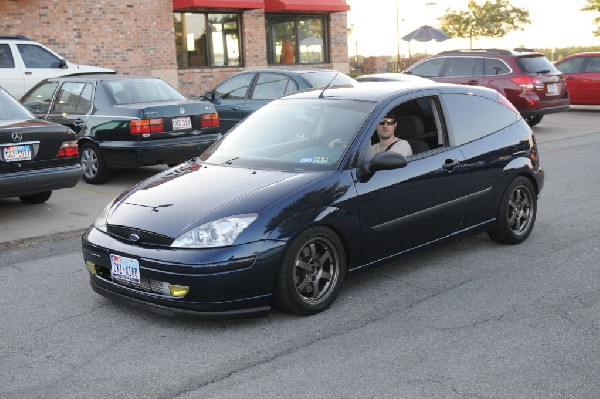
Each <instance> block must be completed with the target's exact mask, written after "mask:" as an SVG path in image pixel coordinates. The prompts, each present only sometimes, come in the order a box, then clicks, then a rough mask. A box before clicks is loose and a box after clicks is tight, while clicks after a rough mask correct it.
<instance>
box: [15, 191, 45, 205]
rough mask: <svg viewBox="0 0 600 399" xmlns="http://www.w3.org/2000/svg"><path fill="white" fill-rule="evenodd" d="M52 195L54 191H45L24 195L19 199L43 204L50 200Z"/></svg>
mask: <svg viewBox="0 0 600 399" xmlns="http://www.w3.org/2000/svg"><path fill="white" fill-rule="evenodd" d="M51 195H52V191H43V192H41V193H37V194H31V195H24V196H22V197H19V199H20V200H21V201H23V203H25V204H42V203H44V202H46V201H48V200H49V199H50V196H51Z"/></svg>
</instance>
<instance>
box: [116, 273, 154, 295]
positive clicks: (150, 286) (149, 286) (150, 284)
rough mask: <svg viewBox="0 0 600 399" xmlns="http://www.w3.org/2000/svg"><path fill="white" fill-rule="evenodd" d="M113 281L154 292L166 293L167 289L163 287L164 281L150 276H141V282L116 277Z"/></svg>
mask: <svg viewBox="0 0 600 399" xmlns="http://www.w3.org/2000/svg"><path fill="white" fill-rule="evenodd" d="M113 281H114V282H115V283H117V284H119V285H123V286H126V287H131V288H134V289H136V290H139V291H145V292H153V293H155V294H161V295H165V289H164V288H163V285H164V284H163V282H162V281H156V280H151V279H149V278H141V279H140V282H139V283H136V282H133V281H127V280H123V279H120V278H118V277H114V278H113Z"/></svg>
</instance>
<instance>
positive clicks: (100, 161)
mask: <svg viewBox="0 0 600 399" xmlns="http://www.w3.org/2000/svg"><path fill="white" fill-rule="evenodd" d="M79 153H80V160H81V166H82V167H83V179H84V180H85V181H86V182H88V183H90V184H101V183H105V182H106V181H107V180H108V178H109V177H110V173H111V170H110V169H109V168H108V167H107V166H106V163H105V162H104V158H102V154H100V150H99V149H98V146H96V145H95V144H92V143H84V144H82V145H81V147H80V149H79Z"/></svg>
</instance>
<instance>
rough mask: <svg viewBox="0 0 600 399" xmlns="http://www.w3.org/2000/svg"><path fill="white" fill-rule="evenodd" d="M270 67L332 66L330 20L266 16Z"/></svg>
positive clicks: (321, 17)
mask: <svg viewBox="0 0 600 399" xmlns="http://www.w3.org/2000/svg"><path fill="white" fill-rule="evenodd" d="M266 22H267V54H268V57H269V64H319V63H325V62H329V54H328V52H327V49H328V45H327V44H328V42H329V40H328V36H327V17H326V16H314V15H289V14H288V15H274V14H269V15H266Z"/></svg>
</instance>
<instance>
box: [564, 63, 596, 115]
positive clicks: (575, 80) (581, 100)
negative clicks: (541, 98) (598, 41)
mask: <svg viewBox="0 0 600 399" xmlns="http://www.w3.org/2000/svg"><path fill="white" fill-rule="evenodd" d="M556 68H557V69H558V70H559V71H561V72H562V73H563V76H564V77H565V80H566V81H567V89H568V90H569V94H570V95H571V104H577V105H600V52H595V53H578V54H572V55H569V56H568V57H565V58H563V59H562V60H560V61H558V62H557V63H556Z"/></svg>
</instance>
